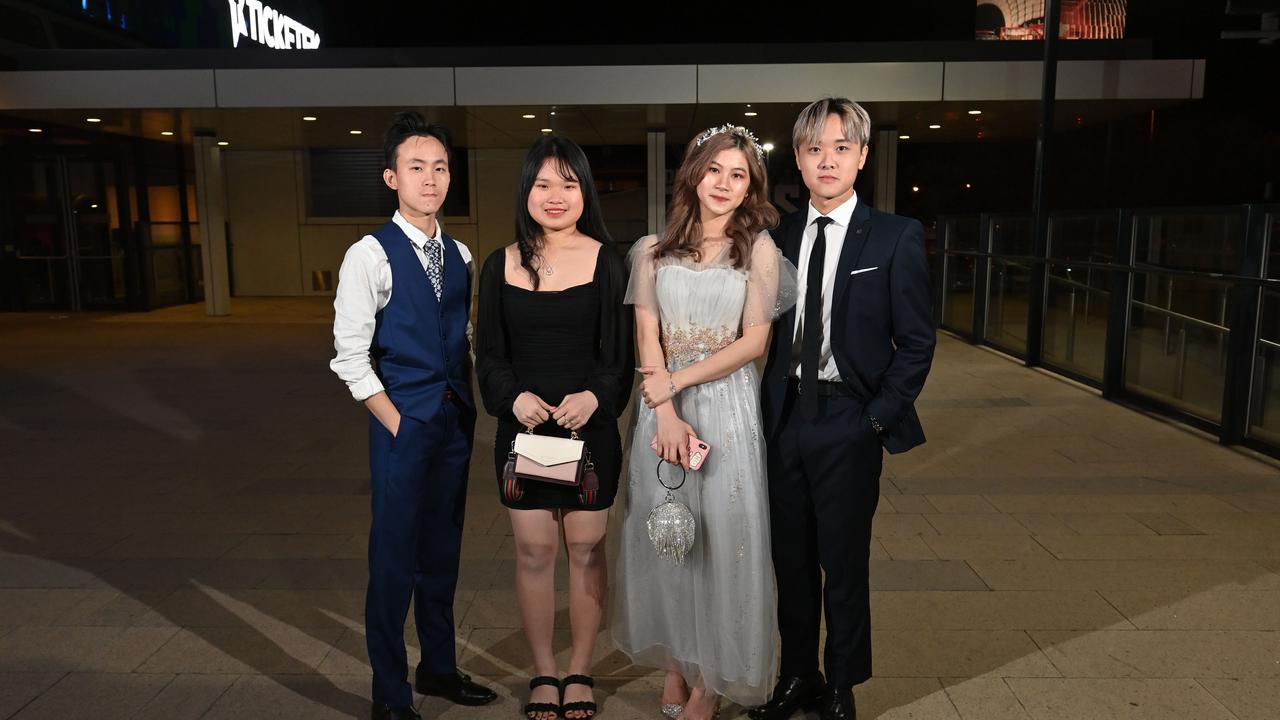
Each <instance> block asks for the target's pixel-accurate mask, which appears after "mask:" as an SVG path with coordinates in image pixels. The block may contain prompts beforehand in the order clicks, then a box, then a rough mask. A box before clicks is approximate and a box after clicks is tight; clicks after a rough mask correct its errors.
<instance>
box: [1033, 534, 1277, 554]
mask: <svg viewBox="0 0 1280 720" xmlns="http://www.w3.org/2000/svg"><path fill="white" fill-rule="evenodd" d="M1040 543H1041V544H1042V545H1044V547H1045V548H1046V549H1048V550H1049V551H1050V552H1052V553H1053V554H1054V555H1055V556H1057V557H1059V558H1062V559H1064V560H1267V559H1271V558H1275V557H1280V536H1277V537H1275V538H1265V539H1262V538H1252V537H1249V536H1246V535H1146V536H1104V535H1090V536H1083V535H1077V536H1065V535H1056V536H1046V537H1043V538H1041V539H1040Z"/></svg>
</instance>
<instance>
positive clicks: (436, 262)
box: [422, 237, 444, 302]
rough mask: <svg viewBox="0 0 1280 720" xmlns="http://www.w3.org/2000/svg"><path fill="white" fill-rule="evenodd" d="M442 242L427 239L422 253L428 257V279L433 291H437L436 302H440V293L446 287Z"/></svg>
mask: <svg viewBox="0 0 1280 720" xmlns="http://www.w3.org/2000/svg"><path fill="white" fill-rule="evenodd" d="M440 250H441V246H440V241H439V240H436V239H435V238H433V237H429V238H427V242H426V244H425V245H423V246H422V252H423V253H424V254H425V255H426V256H427V279H428V280H430V281H431V289H432V290H435V291H436V301H437V302H439V300H440V291H441V289H443V287H444V268H443V267H441V265H442V262H441V261H442V260H443V258H442V257H441V256H442V255H444V253H442V252H440Z"/></svg>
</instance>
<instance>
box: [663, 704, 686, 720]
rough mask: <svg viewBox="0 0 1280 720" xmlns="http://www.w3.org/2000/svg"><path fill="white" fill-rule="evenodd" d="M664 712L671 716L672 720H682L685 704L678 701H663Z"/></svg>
mask: <svg viewBox="0 0 1280 720" xmlns="http://www.w3.org/2000/svg"><path fill="white" fill-rule="evenodd" d="M662 714H663V715H665V716H667V717H669V718H671V720H680V718H681V717H682V716H683V715H684V706H683V705H678V704H676V703H663V704H662Z"/></svg>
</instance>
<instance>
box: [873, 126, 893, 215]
mask: <svg viewBox="0 0 1280 720" xmlns="http://www.w3.org/2000/svg"><path fill="white" fill-rule="evenodd" d="M874 142H875V144H874V145H872V146H871V152H872V153H874V154H875V166H876V209H877V210H879V211H880V212H887V213H892V212H896V210H895V208H896V207H897V205H898V130H897V129H896V128H890V129H887V130H880V131H879V132H877V133H876V137H875V141H874Z"/></svg>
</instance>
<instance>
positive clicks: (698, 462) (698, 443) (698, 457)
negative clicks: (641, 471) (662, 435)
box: [649, 435, 711, 470]
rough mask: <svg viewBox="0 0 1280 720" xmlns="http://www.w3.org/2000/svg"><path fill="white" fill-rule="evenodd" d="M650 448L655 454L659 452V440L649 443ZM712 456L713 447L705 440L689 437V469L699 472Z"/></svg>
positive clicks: (693, 436)
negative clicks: (708, 457) (709, 456)
mask: <svg viewBox="0 0 1280 720" xmlns="http://www.w3.org/2000/svg"><path fill="white" fill-rule="evenodd" d="M649 447H651V448H653V450H654V452H657V450H658V438H654V439H653V440H650V441H649ZM710 454H711V445H710V444H708V443H707V442H705V441H703V440H699V439H698V436H697V435H690V436H689V469H690V470H698V469H700V468H701V467H702V464H703V463H705V462H706V461H707V455H710Z"/></svg>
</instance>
